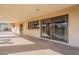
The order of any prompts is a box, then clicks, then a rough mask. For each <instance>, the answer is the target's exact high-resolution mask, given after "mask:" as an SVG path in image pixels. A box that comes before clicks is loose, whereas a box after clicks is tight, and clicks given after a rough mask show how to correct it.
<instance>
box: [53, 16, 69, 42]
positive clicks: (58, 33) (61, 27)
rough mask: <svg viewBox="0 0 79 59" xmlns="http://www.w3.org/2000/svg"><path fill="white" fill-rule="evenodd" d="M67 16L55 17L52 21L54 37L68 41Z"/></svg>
mask: <svg viewBox="0 0 79 59" xmlns="http://www.w3.org/2000/svg"><path fill="white" fill-rule="evenodd" d="M67 24H68V23H67V16H62V17H58V18H54V19H53V22H52V30H53V31H52V38H53V39H55V40H60V41H64V42H67V29H68V28H67V27H68V26H67Z"/></svg>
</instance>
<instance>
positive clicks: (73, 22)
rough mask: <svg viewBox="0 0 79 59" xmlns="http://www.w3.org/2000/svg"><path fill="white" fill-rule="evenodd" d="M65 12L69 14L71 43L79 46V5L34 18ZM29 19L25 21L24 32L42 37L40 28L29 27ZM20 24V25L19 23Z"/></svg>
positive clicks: (38, 18)
mask: <svg viewBox="0 0 79 59" xmlns="http://www.w3.org/2000/svg"><path fill="white" fill-rule="evenodd" d="M64 14H69V28H68V40H69V43H68V44H69V45H72V46H77V47H79V27H78V25H79V5H77V6H72V7H69V8H66V9H63V10H59V11H56V12H51V13H48V14H44V15H40V16H38V17H34V18H33V19H32V20H41V19H43V18H48V17H55V16H60V15H64ZM28 21H29V20H26V21H24V22H23V25H24V34H27V35H31V36H35V37H40V29H38V30H37V29H30V30H29V29H28V25H27V24H28ZM17 26H18V25H17Z"/></svg>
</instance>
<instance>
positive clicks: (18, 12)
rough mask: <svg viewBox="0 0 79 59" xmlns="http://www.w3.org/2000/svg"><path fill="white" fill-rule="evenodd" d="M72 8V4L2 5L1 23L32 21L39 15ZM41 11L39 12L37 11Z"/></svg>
mask: <svg viewBox="0 0 79 59" xmlns="http://www.w3.org/2000/svg"><path fill="white" fill-rule="evenodd" d="M70 6H72V5H71V4H14V5H11V4H10V5H9V4H1V5H0V22H13V21H14V20H23V19H24V18H28V19H31V18H33V17H36V16H38V15H42V14H45V13H49V12H54V11H57V10H60V9H64V8H67V7H70ZM36 9H39V11H36Z"/></svg>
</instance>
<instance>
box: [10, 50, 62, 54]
mask: <svg viewBox="0 0 79 59" xmlns="http://www.w3.org/2000/svg"><path fill="white" fill-rule="evenodd" d="M9 55H62V54H61V53H59V52H56V51H54V50H51V49H44V50H36V51H30V52H18V53H11V54H9Z"/></svg>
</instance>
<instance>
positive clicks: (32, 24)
mask: <svg viewBox="0 0 79 59" xmlns="http://www.w3.org/2000/svg"><path fill="white" fill-rule="evenodd" d="M38 28H39V21H38V20H37V21H32V22H28V29H38Z"/></svg>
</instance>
